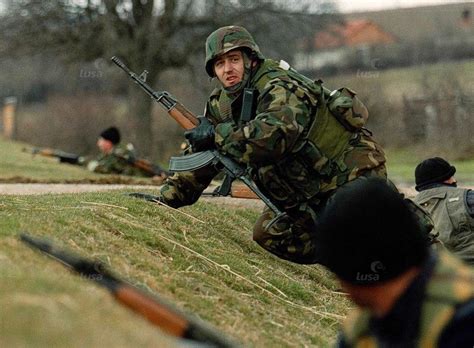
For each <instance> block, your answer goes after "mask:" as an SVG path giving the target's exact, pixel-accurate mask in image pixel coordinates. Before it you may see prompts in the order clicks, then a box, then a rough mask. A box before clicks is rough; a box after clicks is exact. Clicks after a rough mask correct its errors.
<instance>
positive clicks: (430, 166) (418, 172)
mask: <svg viewBox="0 0 474 348" xmlns="http://www.w3.org/2000/svg"><path fill="white" fill-rule="evenodd" d="M454 173H456V167H454V166H452V165H450V164H449V163H448V162H447V161H445V160H444V159H442V158H440V157H433V158H428V159H426V160H424V161H423V162H421V163H420V164H418V165H417V166H416V169H415V183H416V186H415V190H417V191H421V190H423V188H424V187H426V186H429V185H432V184H436V183H441V182H443V181H445V180H447V179H449V178H450V177H452V176H453V175H454Z"/></svg>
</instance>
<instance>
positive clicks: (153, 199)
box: [126, 192, 164, 203]
mask: <svg viewBox="0 0 474 348" xmlns="http://www.w3.org/2000/svg"><path fill="white" fill-rule="evenodd" d="M126 195H127V196H130V197H135V198H140V199H144V200H145V201H148V202H153V203H164V202H163V199H162V198H161V196H155V195H150V194H148V193H142V192H132V193H127V194H126Z"/></svg>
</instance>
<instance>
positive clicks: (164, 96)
mask: <svg viewBox="0 0 474 348" xmlns="http://www.w3.org/2000/svg"><path fill="white" fill-rule="evenodd" d="M111 60H112V62H114V63H115V64H116V65H117V66H118V67H119V68H121V69H122V70H123V71H125V72H126V73H127V75H128V76H129V77H130V78H131V79H132V80H133V81H134V82H135V83H136V84H137V85H139V86H140V87H141V88H142V89H143V90H144V91H145V93H146V94H148V95H149V96H150V97H151V98H152V99H153V100H155V101H156V102H157V103H159V104H160V105H161V106H163V107H164V108H165V109H166V111H167V112H168V114H169V115H170V116H171V117H172V118H173V119H174V120H175V121H176V122H178V124H179V125H180V126H181V127H183V128H184V129H186V130H189V129H192V128H194V127H196V126H197V125H198V124H199V119H198V118H197V116H196V115H194V114H193V113H192V112H191V111H189V110H188V109H187V108H186V107H185V106H184V105H183V104H181V103H180V102H179V101H178V100H177V99H176V98H175V97H174V96H172V95H171V94H170V93H168V92H167V91H155V90H154V89H153V88H151V86H150V85H148V84H147V83H146V77H147V74H148V71H146V70H144V71H143V72H142V73H141V74H140V75H137V74H135V73H134V72H133V71H131V70H130V69H129V68H128V67H127V66H126V65H125V64H124V63H123V62H122V61H121V60H120V59H119V58H118V57H116V56H113V57H112V58H111ZM170 171H171V170H170ZM223 185H225V187H226V188H228V190H226V191H225V190H221V189H218V190H216V191H214V193H213V195H214V196H222V195H224V196H227V195H231V197H235V198H261V197H260V196H259V195H256V194H255V191H254V190H253V189H251V188H250V190H248V189H247V190H246V189H243V188H242V187H241V188H240V189H239V190H237V189H234V190H232V187H231V182H230V178H229V179H227V182H225V183H224V184H223ZM267 200H268V199H267Z"/></svg>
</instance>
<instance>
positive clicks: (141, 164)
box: [115, 154, 168, 176]
mask: <svg viewBox="0 0 474 348" xmlns="http://www.w3.org/2000/svg"><path fill="white" fill-rule="evenodd" d="M115 155H116V156H117V157H119V158H121V159H123V160H125V161H127V162H128V163H130V164H131V165H132V166H134V167H135V168H138V169H141V170H143V171H144V172H145V173H147V174H148V175H150V176H155V175H158V176H162V175H165V176H168V172H167V171H166V170H164V169H163V168H161V167H160V166H159V165H157V164H153V163H152V162H150V161H149V160H146V159H143V158H135V157H133V156H130V157H129V156H120V155H118V154H115Z"/></svg>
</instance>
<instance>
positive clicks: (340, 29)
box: [314, 19, 397, 49]
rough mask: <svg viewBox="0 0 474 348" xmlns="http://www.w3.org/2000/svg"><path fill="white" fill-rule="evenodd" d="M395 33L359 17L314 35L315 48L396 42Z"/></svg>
mask: <svg viewBox="0 0 474 348" xmlns="http://www.w3.org/2000/svg"><path fill="white" fill-rule="evenodd" d="M396 41H397V39H396V38H395V36H394V35H392V34H390V33H388V32H385V31H384V30H383V29H382V28H381V27H379V26H378V25H377V24H375V23H373V22H371V21H369V20H365V19H357V20H351V21H347V22H346V23H344V24H342V25H341V24H333V25H331V26H329V28H327V29H326V30H325V31H321V32H319V33H317V34H316V35H315V36H314V47H315V48H320V49H321V48H335V47H341V46H358V45H377V44H388V43H393V42H396Z"/></svg>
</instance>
